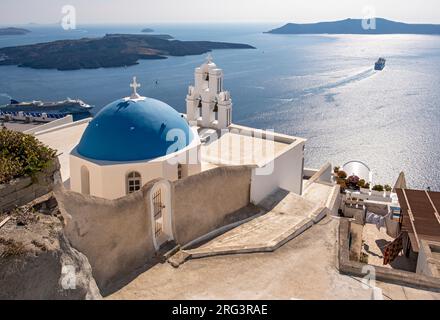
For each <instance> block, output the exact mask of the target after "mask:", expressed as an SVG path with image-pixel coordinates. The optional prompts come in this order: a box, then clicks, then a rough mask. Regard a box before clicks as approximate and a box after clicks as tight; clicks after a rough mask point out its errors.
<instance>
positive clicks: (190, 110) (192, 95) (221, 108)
mask: <svg viewBox="0 0 440 320" xmlns="http://www.w3.org/2000/svg"><path fill="white" fill-rule="evenodd" d="M194 78H195V81H194V86H190V87H189V89H188V95H187V96H186V114H187V119H188V122H189V124H190V125H199V126H202V127H206V128H214V129H225V128H227V127H229V126H230V124H231V123H232V100H231V95H230V94H229V92H228V91H224V90H223V71H222V69H219V68H217V66H216V64H215V63H214V62H213V61H212V56H211V55H210V54H209V55H208V56H207V58H206V62H205V63H204V64H202V65H201V66H200V67H198V68H196V69H195V73H194Z"/></svg>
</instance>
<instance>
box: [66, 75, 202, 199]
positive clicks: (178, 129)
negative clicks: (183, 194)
mask: <svg viewBox="0 0 440 320" xmlns="http://www.w3.org/2000/svg"><path fill="white" fill-rule="evenodd" d="M130 86H131V88H132V90H133V92H132V94H131V96H129V97H126V98H122V99H119V100H116V101H114V102H112V103H110V104H108V105H107V106H105V107H104V108H103V109H101V111H99V113H98V114H97V115H96V116H95V117H94V118H93V120H92V121H90V123H89V124H88V126H87V128H86V130H85V131H84V133H83V135H82V138H81V140H80V142H79V144H78V145H77V147H76V148H75V149H74V150H73V151H72V153H71V159H70V167H71V169H70V172H71V181H70V185H71V188H72V190H75V191H79V192H81V193H83V194H90V195H94V196H99V197H103V198H107V199H114V198H118V197H122V196H124V195H126V194H128V193H131V192H134V191H137V190H139V189H140V188H141V187H142V186H143V185H144V184H145V183H147V182H148V181H151V180H153V179H156V178H164V179H168V180H170V181H174V180H177V179H179V178H182V177H184V176H187V175H191V174H195V173H198V172H200V170H201V169H200V166H201V165H200V161H199V159H198V156H197V155H198V152H199V149H200V139H199V136H198V133H197V130H196V129H195V128H194V127H193V128H191V127H190V126H189V124H188V122H187V119H186V117H185V116H184V115H182V114H180V113H179V112H177V111H176V110H175V109H173V108H172V107H171V106H169V105H168V104H166V103H164V102H162V101H159V100H156V99H152V98H148V97H142V96H140V95H139V94H138V92H137V89H138V88H139V87H140V84H138V83H137V81H136V78H133V83H132V84H131V85H130Z"/></svg>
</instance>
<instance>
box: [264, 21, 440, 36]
mask: <svg viewBox="0 0 440 320" xmlns="http://www.w3.org/2000/svg"><path fill="white" fill-rule="evenodd" d="M267 33H272V34H433V35H435V34H440V25H438V24H409V23H402V22H395V21H391V20H387V19H383V18H376V28H375V29H364V28H363V24H362V19H345V20H340V21H331V22H318V23H305V24H299V23H288V24H285V25H284V26H282V27H280V28H276V29H273V30H270V31H268V32H267Z"/></svg>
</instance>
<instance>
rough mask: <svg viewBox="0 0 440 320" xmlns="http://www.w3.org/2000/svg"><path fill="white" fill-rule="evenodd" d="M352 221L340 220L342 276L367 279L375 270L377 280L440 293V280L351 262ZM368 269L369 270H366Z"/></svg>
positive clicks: (339, 267) (339, 243) (339, 257)
mask: <svg viewBox="0 0 440 320" xmlns="http://www.w3.org/2000/svg"><path fill="white" fill-rule="evenodd" d="M350 229H351V228H350V221H349V220H348V219H345V218H341V219H340V220H339V232H338V235H339V237H338V247H339V248H338V260H337V263H338V266H337V267H338V270H339V272H340V273H342V274H349V275H353V276H355V277H365V276H366V275H367V274H369V272H370V271H369V270H371V268H374V270H375V272H376V279H375V280H379V281H383V282H389V283H394V284H398V285H401V286H408V287H413V288H421V289H428V290H433V291H437V292H440V278H434V277H430V276H426V275H421V274H417V273H414V272H408V271H403V270H397V269H390V268H385V267H379V266H373V265H369V264H364V263H360V262H358V261H351V260H350V256H349V253H350V245H349V242H350ZM366 267H368V268H366Z"/></svg>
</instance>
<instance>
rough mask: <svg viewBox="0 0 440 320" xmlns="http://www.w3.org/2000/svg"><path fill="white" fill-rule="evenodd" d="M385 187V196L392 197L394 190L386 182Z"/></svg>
mask: <svg viewBox="0 0 440 320" xmlns="http://www.w3.org/2000/svg"><path fill="white" fill-rule="evenodd" d="M384 188H385V196H387V197H390V196H391V190H392V188H391V186H390V185H389V184H386V185H385V186H384Z"/></svg>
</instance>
